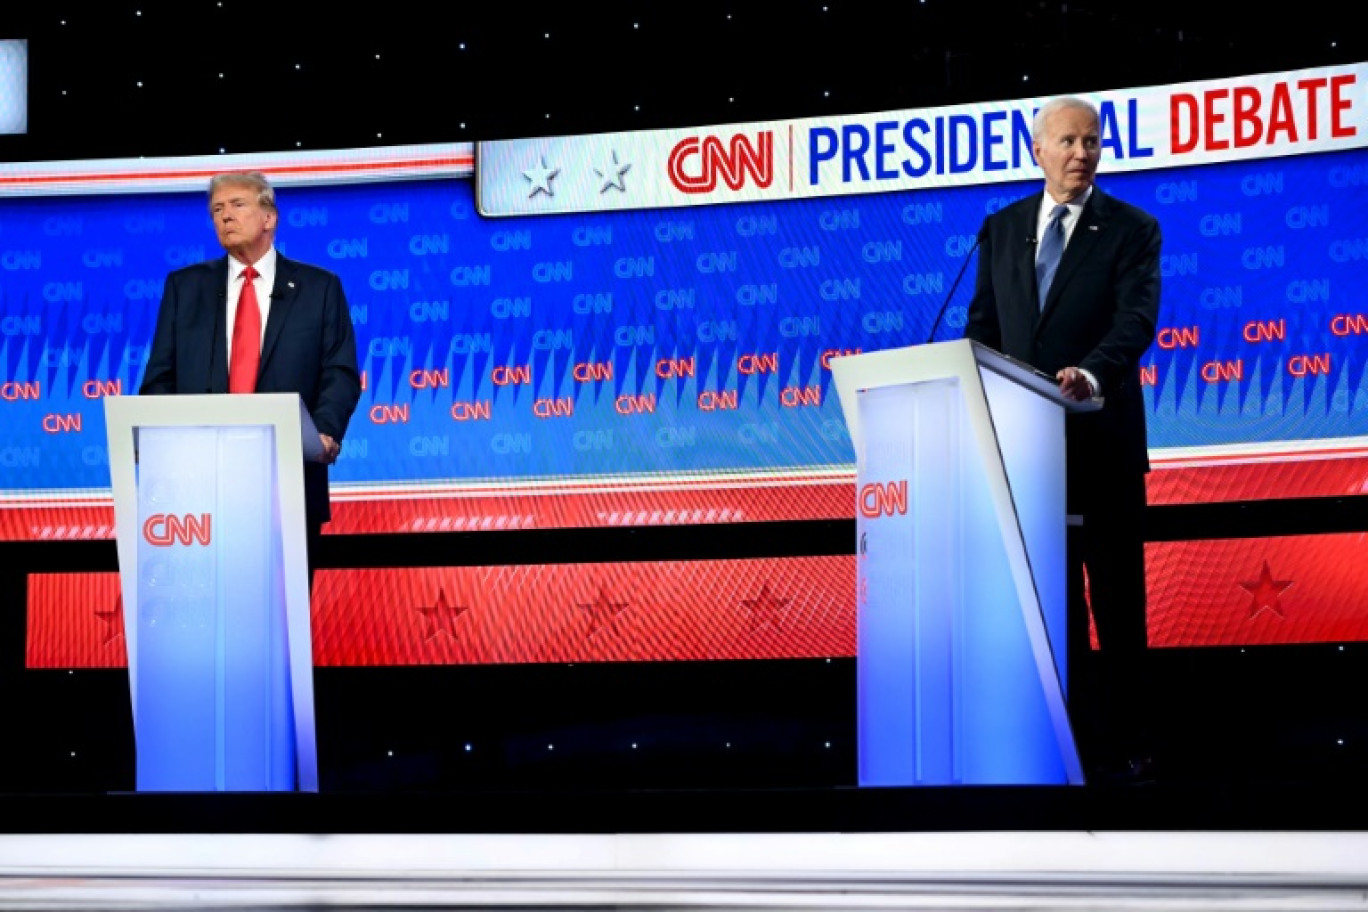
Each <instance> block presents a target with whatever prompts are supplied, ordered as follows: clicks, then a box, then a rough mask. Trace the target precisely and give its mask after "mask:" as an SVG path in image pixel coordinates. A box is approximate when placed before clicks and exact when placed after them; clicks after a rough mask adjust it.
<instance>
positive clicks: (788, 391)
mask: <svg viewBox="0 0 1368 912" xmlns="http://www.w3.org/2000/svg"><path fill="white" fill-rule="evenodd" d="M779 404H780V405H782V406H785V407H786V408H802V407H804V406H810V405H811V406H818V407H820V406H821V404H822V388H821V387H820V386H786V387H784V388H783V389H781V390H780V391H779Z"/></svg>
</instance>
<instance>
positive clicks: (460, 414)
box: [451, 399, 494, 421]
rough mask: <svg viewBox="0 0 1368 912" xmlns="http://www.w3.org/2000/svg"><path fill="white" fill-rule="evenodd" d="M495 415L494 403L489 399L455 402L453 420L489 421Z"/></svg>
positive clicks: (452, 409) (452, 408)
mask: <svg viewBox="0 0 1368 912" xmlns="http://www.w3.org/2000/svg"><path fill="white" fill-rule="evenodd" d="M493 417H494V407H493V404H492V403H491V402H490V401H489V400H488V399H482V400H480V401H479V402H453V403H452V405H451V420H452V421H489V420H491V419H492V418H493Z"/></svg>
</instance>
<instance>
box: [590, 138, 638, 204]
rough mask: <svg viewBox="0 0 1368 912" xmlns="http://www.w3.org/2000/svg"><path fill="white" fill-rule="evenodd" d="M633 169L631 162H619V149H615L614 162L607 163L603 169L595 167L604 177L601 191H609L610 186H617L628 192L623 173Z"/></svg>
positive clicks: (595, 171)
mask: <svg viewBox="0 0 1368 912" xmlns="http://www.w3.org/2000/svg"><path fill="white" fill-rule="evenodd" d="M630 170H632V166H631V164H630V163H629V164H625V165H622V164H618V156H617V150H616V149H614V150H613V161H612V164H609V165H605V166H604V167H603V168H602V169H599V168H595V169H594V173H595V174H597V175H598V176H599V177H601V178H603V185H602V186H600V187H599V193H607V192H608V188H609V187H617V188H618V189H619V190H621V191H622V192H623V193H626V192H627V184H626V183H625V182H624V181H623V180H622V175H624V174H626V173H627V172H628V171H630Z"/></svg>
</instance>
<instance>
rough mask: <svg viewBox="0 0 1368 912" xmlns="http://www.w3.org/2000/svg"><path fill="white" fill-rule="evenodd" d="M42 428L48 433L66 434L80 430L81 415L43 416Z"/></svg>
mask: <svg viewBox="0 0 1368 912" xmlns="http://www.w3.org/2000/svg"><path fill="white" fill-rule="evenodd" d="M43 430H44V431H46V432H47V433H49V434H66V433H70V432H73V431H75V432H78V433H79V432H80V430H81V416H80V415H79V414H76V415H53V414H48V415H44V416H43Z"/></svg>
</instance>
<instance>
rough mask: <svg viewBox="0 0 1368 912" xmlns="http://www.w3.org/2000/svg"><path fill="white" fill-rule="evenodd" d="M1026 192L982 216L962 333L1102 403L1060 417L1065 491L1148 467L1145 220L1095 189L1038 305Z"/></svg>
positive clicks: (1032, 220) (1149, 307)
mask: <svg viewBox="0 0 1368 912" xmlns="http://www.w3.org/2000/svg"><path fill="white" fill-rule="evenodd" d="M1042 195H1043V193H1035V194H1032V195H1031V196H1029V197H1027V198H1025V199H1023V200H1019V201H1018V202H1016V203H1013V204H1012V205H1010V206H1008V207H1006V208H1004V209H1002V210H1000V211H998V212H996V213H994V214H992V215H990V216H988V217H987V218H986V219H984V222H983V227H982V229H981V230H980V233H979V245H980V246H979V264H978V278H977V282H976V286H975V289H974V297H973V300H972V301H971V302H970V304H969V317H968V322H967V324H966V327H965V336H966V337H967V338H970V339H974V340H976V341H978V342H982V343H983V344H985V345H988V346H990V347H991V348H995V349H997V350H998V351H1000V352H1003V353H1004V354H1007V355H1011V356H1012V357H1014V358H1018V359H1020V360H1022V361H1026V362H1028V363H1030V364H1033V365H1034V366H1036V367H1037V368H1039V369H1040V370H1043V371H1045V372H1047V373H1049V374H1054V373H1055V372H1056V371H1058V370H1060V369H1061V368H1065V367H1070V366H1076V367H1081V368H1083V369H1084V370H1086V371H1089V372H1091V373H1092V375H1093V376H1094V377H1096V378H1097V381H1098V382H1099V383H1100V384H1101V386H1102V390H1101V393H1102V395H1103V396H1104V397H1105V404H1104V406H1103V407H1102V409H1101V410H1099V411H1097V412H1091V413H1081V414H1072V413H1071V414H1070V415H1069V416H1068V417H1067V418H1066V420H1065V427H1066V434H1067V439H1068V445H1067V450H1068V456H1067V458H1068V460H1069V475H1070V482H1071V484H1070V487H1071V488H1073V487H1074V484H1073V481H1074V477H1075V475H1076V474H1078V473H1087V472H1089V471H1092V470H1096V471H1100V472H1104V473H1111V472H1116V471H1135V472H1138V473H1141V474H1143V473H1144V472H1147V471H1148V470H1149V455H1148V446H1147V442H1146V435H1145V410H1144V399H1143V396H1142V393H1141V389H1140V370H1139V364H1140V357H1141V355H1143V354H1144V352H1145V351H1146V349H1148V348H1149V346H1150V344H1151V343H1152V342H1153V341H1154V335H1155V330H1156V325H1157V322H1158V318H1159V250H1160V245H1161V242H1162V237H1161V232H1160V229H1159V222H1158V220H1157V219H1155V218H1154V216H1152V215H1150V214H1149V213H1147V212H1145V211H1144V210H1142V209H1139V208H1137V207H1135V206H1132V205H1130V204H1128V203H1124V202H1122V201H1120V200H1118V199H1116V198H1115V197H1112V196H1108V195H1107V194H1106V193H1103V192H1102V191H1101V190H1100V189H1098V188H1097V187H1096V186H1094V187H1093V191H1092V194H1091V196H1089V198H1088V201H1087V203H1086V204H1085V206H1084V207H1083V211H1082V213H1081V214H1080V215H1079V220H1078V224H1077V225H1076V226H1075V227H1074V231H1073V234H1072V235H1071V236H1070V239H1069V243H1068V246H1067V247H1065V248H1064V256H1063V258H1062V259H1061V260H1060V263H1059V270H1058V272H1056V273H1055V278H1054V283H1053V284H1052V285H1051V286H1050V297H1049V300H1048V301H1046V302H1045V307H1044V309H1043V310H1041V309H1040V308H1039V307H1038V305H1037V303H1036V278H1035V255H1036V243H1035V235H1036V218H1037V215H1038V214H1039V211H1040V202H1041V197H1042Z"/></svg>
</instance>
